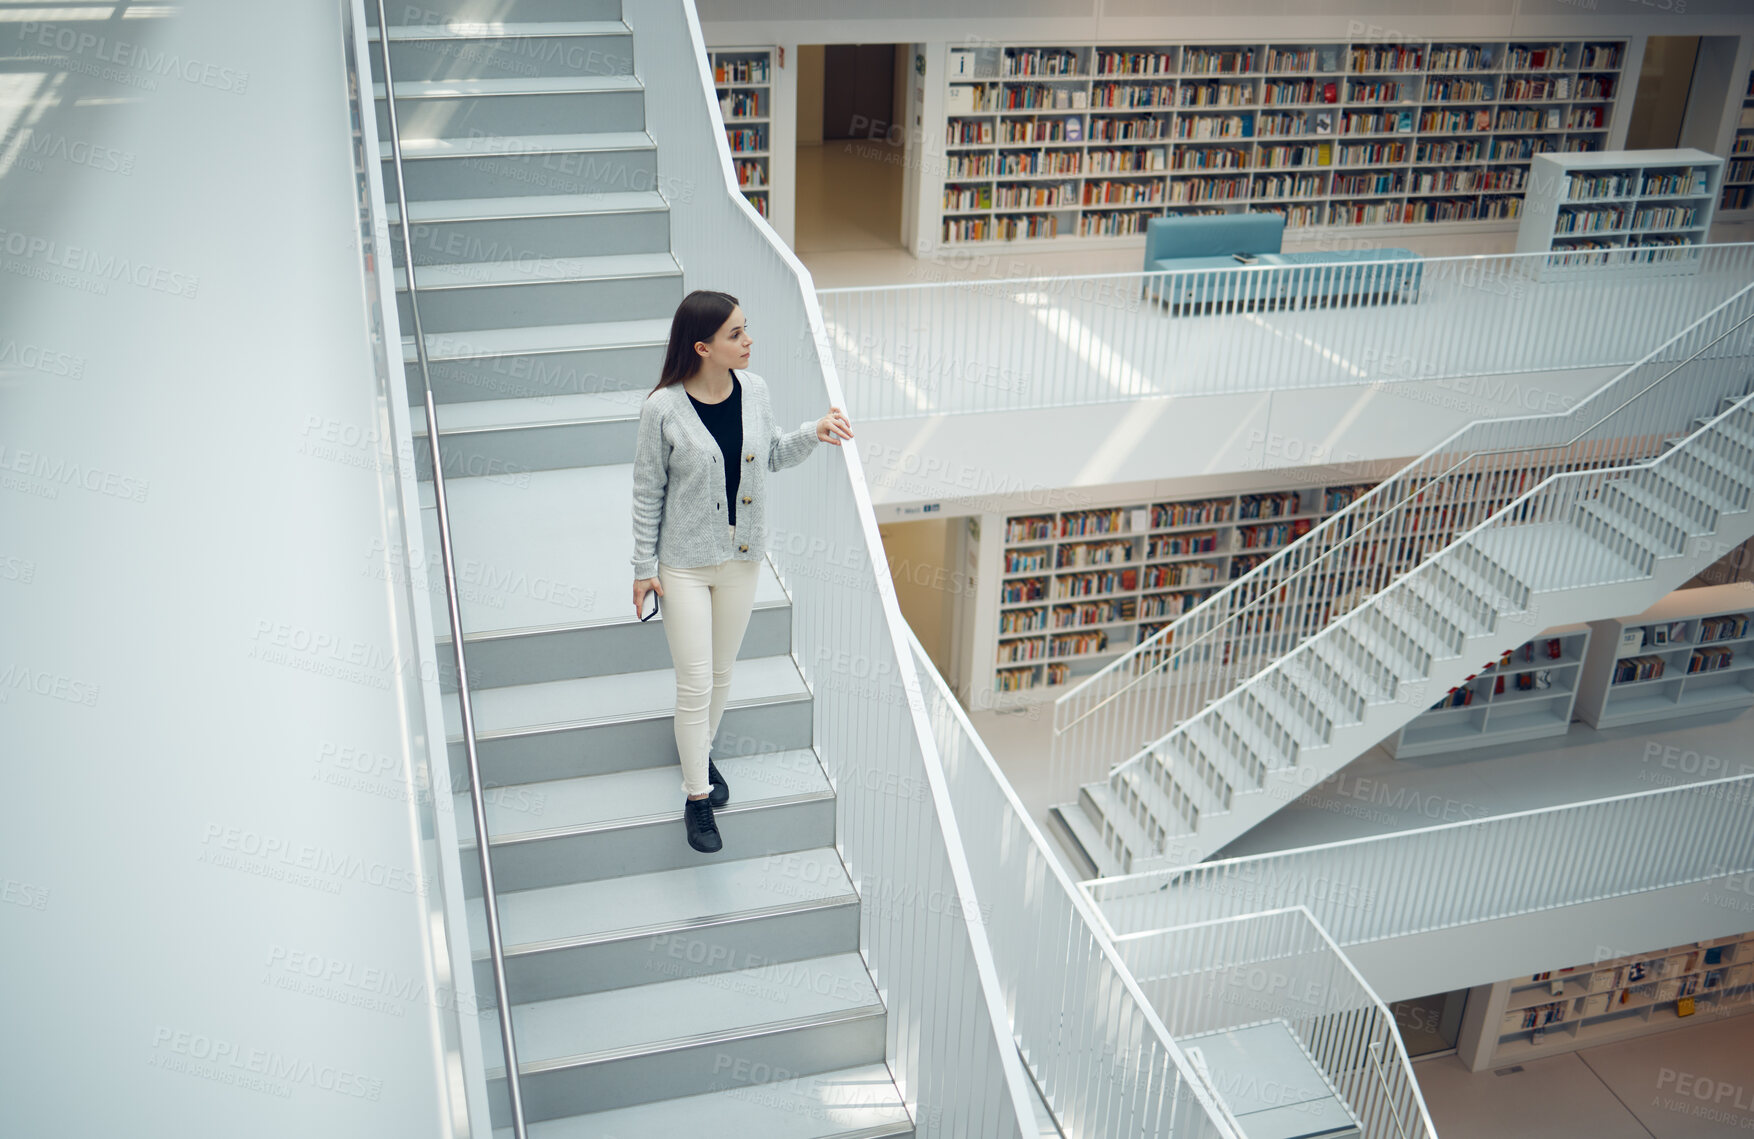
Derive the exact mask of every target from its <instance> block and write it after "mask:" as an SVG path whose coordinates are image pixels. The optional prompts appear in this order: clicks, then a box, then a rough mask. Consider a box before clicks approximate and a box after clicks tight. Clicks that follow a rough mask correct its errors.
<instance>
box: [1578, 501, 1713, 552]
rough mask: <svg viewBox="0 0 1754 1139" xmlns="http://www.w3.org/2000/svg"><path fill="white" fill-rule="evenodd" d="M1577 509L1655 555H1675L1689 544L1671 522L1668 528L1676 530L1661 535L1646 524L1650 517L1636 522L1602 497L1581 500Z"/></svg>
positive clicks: (1581, 513)
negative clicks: (1585, 500)
mask: <svg viewBox="0 0 1754 1139" xmlns="http://www.w3.org/2000/svg"><path fill="white" fill-rule="evenodd" d="M1577 510H1578V513H1579V514H1580V515H1584V516H1587V517H1588V518H1590V519H1592V520H1593V521H1594V522H1595V523H1596V524H1598V525H1601V526H1605V527H1608V528H1609V529H1611V530H1613V531H1614V532H1615V533H1617V534H1620V535H1621V536H1622V537H1624V539H1625V540H1627V541H1629V542H1631V543H1633V544H1634V545H1635V546H1637V547H1638V548H1639V549H1641V550H1644V551H1646V552H1647V553H1649V554H1650V555H1651V557H1653V558H1667V557H1674V556H1675V555H1677V554H1679V553H1680V552H1681V551H1682V549H1683V548H1684V547H1685V546H1686V541H1687V539H1686V535H1685V534H1684V533H1681V532H1680V531H1679V528H1678V527H1675V526H1673V525H1672V524H1670V525H1669V526H1666V527H1665V529H1666V530H1669V531H1672V532H1673V533H1665V534H1658V533H1656V532H1655V531H1653V530H1652V529H1650V527H1649V525H1647V523H1648V522H1649V521H1650V520H1649V519H1642V518H1641V519H1639V520H1637V521H1634V520H1633V519H1632V518H1630V517H1628V516H1627V515H1626V514H1625V513H1624V512H1622V511H1620V510H1617V509H1615V508H1614V507H1613V506H1612V505H1610V504H1608V503H1605V502H1603V501H1602V500H1601V499H1599V498H1597V499H1591V500H1590V501H1588V502H1580V503H1578V505H1577Z"/></svg>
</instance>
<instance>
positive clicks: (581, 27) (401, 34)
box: [366, 20, 628, 43]
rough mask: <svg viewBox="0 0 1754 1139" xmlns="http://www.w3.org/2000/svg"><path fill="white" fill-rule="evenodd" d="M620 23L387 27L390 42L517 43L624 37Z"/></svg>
mask: <svg viewBox="0 0 1754 1139" xmlns="http://www.w3.org/2000/svg"><path fill="white" fill-rule="evenodd" d="M627 34H628V27H627V23H626V22H625V21H623V20H534V21H530V22H528V23H502V22H497V21H495V22H485V21H478V20H458V21H446V22H443V23H435V24H391V25H390V42H391V43H407V42H409V41H412V40H483V39H517V38H520V37H543V36H625V35H627ZM366 38H367V39H368V40H370V41H371V42H372V43H377V42H378V29H377V26H376V25H375V24H374V25H373V26H372V27H371V28H370V29H369V30H368V31H367V33H366Z"/></svg>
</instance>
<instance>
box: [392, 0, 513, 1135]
mask: <svg viewBox="0 0 1754 1139" xmlns="http://www.w3.org/2000/svg"><path fill="white" fill-rule="evenodd" d="M374 3H375V5H376V7H377V13H378V58H379V60H380V61H381V62H382V64H383V67H384V106H385V108H386V109H387V110H388V111H389V118H390V154H391V157H392V159H393V161H394V164H395V167H396V209H397V213H398V219H399V220H400V222H401V227H402V270H403V272H404V273H406V274H407V276H408V308H409V312H410V314H411V315H412V316H413V319H414V354H415V357H416V358H417V359H418V360H419V361H420V387H421V391H422V393H423V394H424V395H425V397H426V445H427V449H428V451H429V452H430V453H431V455H432V489H433V498H434V502H435V505H436V507H437V511H438V532H439V552H440V555H441V556H442V557H443V559H444V572H445V607H446V611H447V613H448V615H449V617H450V624H451V655H452V656H453V657H455V658H456V662H457V704H458V707H459V708H460V709H461V712H462V720H463V750H464V752H465V754H466V755H467V756H468V759H469V805H470V807H471V808H472V809H473V811H474V816H475V847H476V850H477V851H478V853H479V854H480V858H481V900H482V902H483V904H484V905H485V906H486V908H487V948H488V953H489V954H490V956H491V957H492V959H493V992H494V997H495V999H496V1000H497V1001H498V1003H499V1037H500V1043H501V1044H502V1045H503V1046H504V1048H505V1068H506V1089H507V1091H508V1093H509V1094H510V1097H511V1111H512V1133H513V1134H514V1135H515V1136H516V1137H517V1139H525V1133H524V1097H523V1089H522V1087H521V1086H520V1085H519V1082H518V1051H517V1045H516V1044H515V1043H514V1042H513V1040H512V1006H511V1000H510V998H509V996H508V995H507V993H506V979H505V950H504V948H503V946H502V945H501V941H500V929H499V900H498V897H497V895H496V894H495V893H494V888H493V859H492V857H491V855H490V853H489V850H488V848H489V846H490V843H489V842H488V835H487V807H486V803H485V801H484V800H483V798H482V795H481V762H480V758H479V756H477V755H476V750H475V711H474V706H473V704H472V703H471V701H470V698H469V670H468V665H467V664H466V663H465V661H464V659H463V614H462V610H461V608H460V607H459V606H458V603H457V567H456V560H455V558H454V556H453V555H452V552H451V520H450V510H449V503H448V501H447V500H446V497H445V466H444V460H443V458H442V456H441V455H440V453H439V430H438V411H437V409H436V408H435V407H434V406H433V398H432V369H431V366H430V364H429V362H428V360H427V356H426V333H425V330H424V329H422V327H421V324H420V296H419V294H418V293H416V292H415V289H414V243H413V240H412V239H411V238H410V237H409V234H410V232H411V231H412V230H413V228H414V226H413V222H412V221H411V220H410V219H409V217H408V189H407V185H406V182H405V181H404V179H403V176H402V133H401V130H400V127H399V125H398V123H397V120H396V83H395V76H394V75H393V74H392V73H391V71H390V21H389V18H388V16H387V15H386V14H385V11H384V0H374ZM365 113H366V108H364V107H361V108H360V114H361V115H364V114H365ZM373 113H375V110H374V112H373ZM399 357H400V353H398V358H399ZM448 750H449V749H448V748H447V751H448ZM445 762H446V764H447V766H448V765H449V762H450V760H449V757H448V755H447V757H446V761H445ZM471 980H473V978H471Z"/></svg>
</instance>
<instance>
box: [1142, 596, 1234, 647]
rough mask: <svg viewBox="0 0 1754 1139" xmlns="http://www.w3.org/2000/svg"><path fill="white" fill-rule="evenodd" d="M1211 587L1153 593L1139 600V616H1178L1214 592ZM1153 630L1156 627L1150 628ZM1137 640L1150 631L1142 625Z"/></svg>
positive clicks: (1144, 637)
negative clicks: (1188, 590) (1189, 590)
mask: <svg viewBox="0 0 1754 1139" xmlns="http://www.w3.org/2000/svg"><path fill="white" fill-rule="evenodd" d="M1216 592H1217V591H1216V590H1213V589H1203V590H1196V591H1191V592H1184V593H1153V594H1150V595H1148V596H1146V597H1143V598H1141V599H1140V601H1139V616H1140V617H1179V616H1181V615H1182V614H1183V613H1186V612H1187V611H1188V610H1190V609H1192V608H1193V607H1194V606H1196V605H1198V604H1200V602H1202V601H1204V600H1206V599H1207V598H1208V597H1210V596H1212V594H1214V593H1216ZM1151 631H1152V632H1155V631H1156V629H1155V628H1153V629H1152V630H1151ZM1139 632H1140V636H1139V640H1141V641H1144V640H1147V639H1148V638H1149V636H1150V633H1147V632H1146V631H1145V629H1144V628H1143V627H1141V629H1140V630H1139Z"/></svg>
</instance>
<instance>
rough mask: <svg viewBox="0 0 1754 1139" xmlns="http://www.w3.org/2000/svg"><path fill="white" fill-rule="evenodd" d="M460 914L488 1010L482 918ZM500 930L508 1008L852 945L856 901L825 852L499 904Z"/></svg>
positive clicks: (740, 861)
mask: <svg viewBox="0 0 1754 1139" xmlns="http://www.w3.org/2000/svg"><path fill="white" fill-rule="evenodd" d="M727 778H729V776H727ZM723 853H724V852H723V851H721V852H720V854H721V855H722V854H723ZM468 910H469V943H470V944H471V945H473V946H475V947H476V953H475V972H476V991H477V992H478V993H481V994H483V996H484V1000H483V1003H486V1004H491V1003H492V993H493V980H492V976H491V958H490V957H489V955H488V952H487V949H486V946H487V944H488V939H487V912H486V908H485V907H484V906H483V905H482V902H481V900H480V899H479V898H471V899H469V902H468ZM499 919H500V932H501V936H502V940H503V945H504V948H505V965H506V983H507V986H508V988H509V990H510V993H511V998H512V1003H514V1004H517V1003H521V1002H526V1001H532V1000H548V999H551V998H554V997H561V996H576V995H578V994H580V993H586V992H597V991H600V990H602V989H615V988H623V987H626V986H628V985H638V984H645V983H647V982H649V981H656V980H666V979H672V978H675V977H679V976H685V975H694V974H700V973H716V972H723V971H725V970H729V969H739V968H747V967H750V966H753V965H757V964H761V963H763V962H764V961H778V960H794V959H796V958H799V957H819V956H822V955H824V954H828V953H838V952H842V951H844V950H848V949H857V948H858V945H859V896H858V892H857V891H856V890H855V889H854V888H853V884H852V881H851V880H850V879H849V878H848V877H847V873H846V868H845V867H844V866H843V865H842V864H841V861H840V855H839V854H838V853H837V852H836V851H835V849H834V848H833V847H831V846H822V847H816V848H814V849H809V850H800V851H795V852H791V853H787V854H783V855H761V856H758V857H753V858H729V859H726V858H722V857H715V858H714V859H713V860H711V861H705V862H702V863H700V864H699V865H694V866H685V867H680V868H677V869H671V870H656V871H650V872H647V873H644V874H627V875H623V876H621V877H617V878H602V879H595V880H590V881H585V882H573V883H568V884H565V885H560V886H548V887H542V888H539V889H531V890H517V891H513V892H510V893H502V894H501V895H500V899H499Z"/></svg>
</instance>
